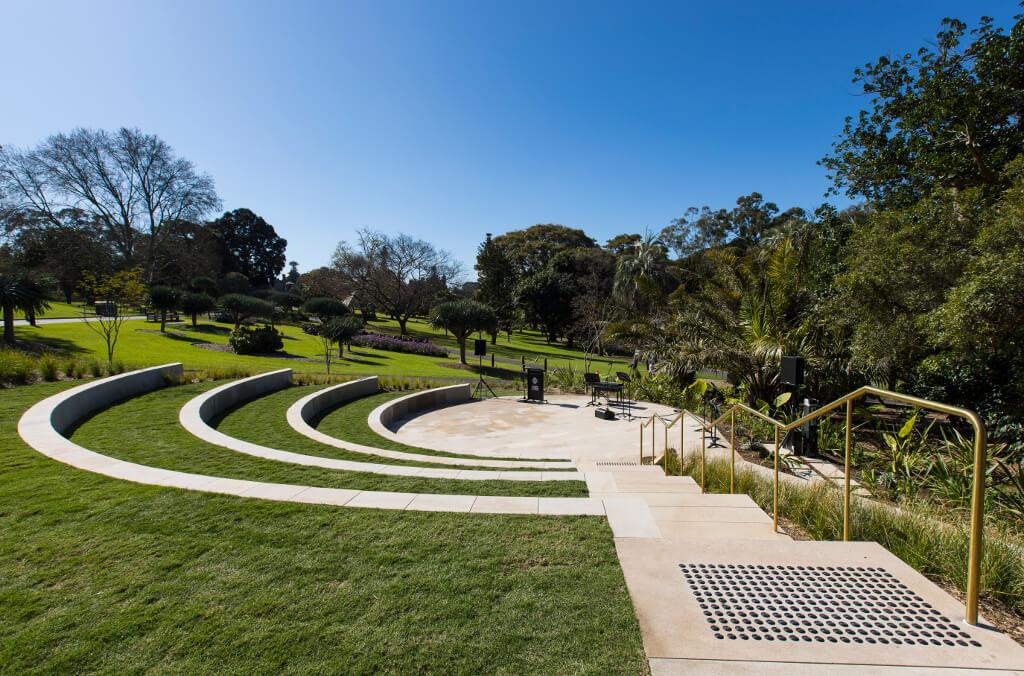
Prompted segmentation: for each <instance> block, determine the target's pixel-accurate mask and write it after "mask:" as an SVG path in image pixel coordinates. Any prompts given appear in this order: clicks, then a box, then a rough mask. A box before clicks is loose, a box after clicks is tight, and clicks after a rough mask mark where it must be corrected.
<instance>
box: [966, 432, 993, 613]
mask: <svg viewBox="0 0 1024 676" xmlns="http://www.w3.org/2000/svg"><path fill="white" fill-rule="evenodd" d="M971 424H972V425H973V426H974V489H973V491H972V496H971V548H970V550H969V553H968V555H967V624H978V592H979V590H980V588H981V546H982V539H983V537H984V530H985V529H984V525H985V524H984V519H985V466H986V465H987V464H988V458H986V452H987V450H988V447H987V440H986V439H985V424H984V423H983V422H981V419H980V418H978V416H977V415H974V417H973V418H972V419H971Z"/></svg>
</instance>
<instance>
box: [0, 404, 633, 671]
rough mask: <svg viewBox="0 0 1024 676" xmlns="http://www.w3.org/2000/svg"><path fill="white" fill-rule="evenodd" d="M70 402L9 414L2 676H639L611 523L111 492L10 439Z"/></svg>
mask: <svg viewBox="0 0 1024 676" xmlns="http://www.w3.org/2000/svg"><path fill="white" fill-rule="evenodd" d="M67 386H68V385H66V384H43V385H32V386H27V387H21V388H17V389H14V390H7V391H4V393H3V396H2V397H0V473H2V474H3V481H0V514H3V521H4V524H3V529H2V530H0V580H2V583H0V664H2V665H3V669H2V670H3V671H5V672H10V673H27V672H48V673H82V672H92V671H103V672H107V673H125V672H141V671H151V672H176V673H246V674H248V673H281V672H289V673H375V672H390V673H412V672H425V671H428V672H436V673H602V674H603V673H631V674H637V673H642V672H643V671H644V670H645V668H646V665H645V661H644V655H643V649H642V646H641V641H640V632H639V628H638V626H637V622H636V619H635V617H634V614H633V608H632V604H631V603H630V599H629V595H628V593H627V591H626V587H625V583H624V580H623V576H622V572H621V570H620V568H619V565H618V562H617V560H616V557H615V549H614V545H613V540H612V534H611V532H610V530H609V528H608V526H607V524H606V523H605V521H604V520H603V519H600V518H596V517H526V516H488V515H456V514H429V513H413V512H391V511H384V510H372V509H346V508H338V507H332V506H326V505H300V504H289V503H281V502H271V501H263V500H250V499H244V498H236V497H230V496H216V495H210V494H204V493H197V492H190V491H182V490H176V489H171V488H158V487H151V486H140V485H137V484H133V483H129V482H124V481H117V480H114V479H108V478H106V477H101V476H98V475H96V474H92V473H89V472H84V471H81V470H77V469H73V468H70V467H67V466H65V465H62V464H60V463H58V462H55V461H53V460H50V459H49V458H46V457H43V456H42V455H40V454H38V453H36V452H35V451H33V450H31V449H30V448H28V447H27V446H25V445H24V444H23V443H22V442H21V441H20V439H19V438H18V436H17V434H16V431H15V425H16V421H17V419H18V417H19V416H20V414H21V412H22V411H23V410H24V409H25V408H27V407H28V406H29V405H30V404H31V403H32V402H34V401H35V400H37V399H40V398H42V397H44V396H48V395H50V394H53V393H55V392H57V391H59V390H61V389H63V388H65V387H67ZM139 422H140V421H138V420H137V419H136V420H134V421H133V423H134V424H138V423H139ZM163 430H164V427H163V426H162V425H155V426H154V427H152V428H150V429H149V430H148V431H149V432H150V435H149V436H146V435H141V437H135V439H134V440H133V441H144V440H151V439H153V435H154V434H157V433H162V431H163ZM84 433H87V430H84V429H83V430H81V432H80V434H84ZM110 444H111V445H114V444H113V441H112V440H110ZM120 445H121V446H125V445H129V444H127V443H123V444H120ZM168 450H169V452H171V453H174V452H175V450H176V446H175V445H174V444H173V443H172V444H170V448H169V449H168ZM236 456H237V454H236ZM237 459H239V458H238V457H236V460H237Z"/></svg>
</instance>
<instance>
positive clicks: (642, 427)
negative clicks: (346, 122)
mask: <svg viewBox="0 0 1024 676" xmlns="http://www.w3.org/2000/svg"><path fill="white" fill-rule="evenodd" d="M643 464H644V424H643V423H640V465H641V466H643Z"/></svg>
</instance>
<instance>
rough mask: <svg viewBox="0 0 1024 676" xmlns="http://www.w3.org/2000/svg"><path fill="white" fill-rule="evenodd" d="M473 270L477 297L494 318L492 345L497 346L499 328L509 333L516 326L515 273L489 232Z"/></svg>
mask: <svg viewBox="0 0 1024 676" xmlns="http://www.w3.org/2000/svg"><path fill="white" fill-rule="evenodd" d="M475 267H476V272H477V289H476V297H477V299H478V300H480V302H482V303H485V304H487V305H490V306H491V307H492V308H493V309H494V314H495V316H496V317H497V322H496V324H495V328H494V331H493V332H492V333H491V342H492V343H496V342H497V339H498V330H499V329H504V330H505V331H508V332H510V333H511V331H512V329H513V327H514V326H515V322H516V317H517V315H518V312H517V310H516V304H515V297H514V291H515V286H516V280H517V275H516V270H515V267H514V265H513V264H512V260H511V259H510V258H509V257H508V254H507V252H506V250H505V248H504V247H501V246H499V245H498V244H496V243H495V241H494V240H493V239H492V238H491V234H490V233H487V239H485V240H484V242H483V244H481V245H480V247H479V248H478V249H477V254H476V266H475Z"/></svg>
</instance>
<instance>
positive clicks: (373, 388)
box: [289, 376, 380, 424]
mask: <svg viewBox="0 0 1024 676" xmlns="http://www.w3.org/2000/svg"><path fill="white" fill-rule="evenodd" d="M379 390H380V385H379V384H378V381H377V376H370V377H369V378H360V379H359V380H352V381H350V382H347V383H342V384H340V385H335V386H333V387H328V388H327V389H324V390H320V391H319V392H315V393H314V394H312V395H310V396H308V397H306V398H305V399H302V405H301V406H299V407H298V413H299V416H300V417H301V418H302V421H303V422H305V423H306V424H310V422H311V421H312V420H315V419H316V417H317V416H318V415H320V414H321V413H323V412H324V411H326V410H328V409H331V408H334V407H335V406H338V405H339V404H344V403H345V402H346V401H352V400H353V399H358V398H360V397H365V396H367V395H370V394H376V393H377V392H378V391H379ZM290 413H291V410H289V414H290Z"/></svg>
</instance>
